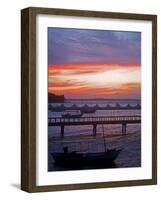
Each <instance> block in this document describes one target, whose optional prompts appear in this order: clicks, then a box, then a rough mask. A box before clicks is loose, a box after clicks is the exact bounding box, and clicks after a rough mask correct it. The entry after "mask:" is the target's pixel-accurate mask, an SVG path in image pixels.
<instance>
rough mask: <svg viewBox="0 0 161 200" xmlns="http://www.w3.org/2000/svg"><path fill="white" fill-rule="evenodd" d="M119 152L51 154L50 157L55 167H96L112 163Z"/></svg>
mask: <svg viewBox="0 0 161 200" xmlns="http://www.w3.org/2000/svg"><path fill="white" fill-rule="evenodd" d="M120 152H121V149H119V150H115V149H113V150H108V151H107V152H99V153H79V152H71V153H52V157H53V159H54V161H55V164H56V165H72V166H74V165H79V166H80V165H97V164H108V163H111V162H113V161H114V160H115V159H116V158H117V156H118V155H119V153H120Z"/></svg>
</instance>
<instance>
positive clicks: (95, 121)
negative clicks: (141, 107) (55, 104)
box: [48, 115, 141, 137]
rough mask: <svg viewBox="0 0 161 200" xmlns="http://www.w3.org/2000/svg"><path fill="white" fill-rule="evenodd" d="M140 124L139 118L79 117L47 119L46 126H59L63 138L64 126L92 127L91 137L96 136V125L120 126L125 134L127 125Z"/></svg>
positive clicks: (137, 116) (135, 116) (136, 116)
mask: <svg viewBox="0 0 161 200" xmlns="http://www.w3.org/2000/svg"><path fill="white" fill-rule="evenodd" d="M138 123H141V116H140V115H134V116H97V117H80V118H72V117H71V118H62V117H55V118H48V126H60V127H61V136H62V137H64V128H65V126H81V125H92V126H93V135H94V136H95V135H96V134H97V125H103V124H121V125H122V133H123V134H126V125H127V124H138Z"/></svg>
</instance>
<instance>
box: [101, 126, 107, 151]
mask: <svg viewBox="0 0 161 200" xmlns="http://www.w3.org/2000/svg"><path fill="white" fill-rule="evenodd" d="M102 131H103V143H104V148H105V152H106V151H107V148H106V140H105V134H104V126H103V124H102Z"/></svg>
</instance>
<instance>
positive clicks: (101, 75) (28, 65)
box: [21, 7, 157, 192]
mask: <svg viewBox="0 0 161 200" xmlns="http://www.w3.org/2000/svg"><path fill="white" fill-rule="evenodd" d="M21 31H22V32H21V66H22V76H21V77H22V82H21V93H22V94H21V99H22V101H21V102H22V103H21V110H22V117H21V119H22V121H21V125H22V128H21V188H22V190H25V191H28V192H43V191H57V190H74V189H90V188H103V187H104V188H105V187H121V186H136V185H154V184H156V183H157V16H156V15H145V14H131V13H111V12H96V11H81V10H64V9H53V8H32V7H31V8H26V9H23V10H22V11H21Z"/></svg>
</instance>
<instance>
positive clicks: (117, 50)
mask: <svg viewBox="0 0 161 200" xmlns="http://www.w3.org/2000/svg"><path fill="white" fill-rule="evenodd" d="M48 62H49V64H64V63H66V64H71V63H78V64H79V63H119V64H131V63H135V64H140V63H141V33H139V32H125V31H124V32H123V31H107V30H88V29H69V28H48Z"/></svg>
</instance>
